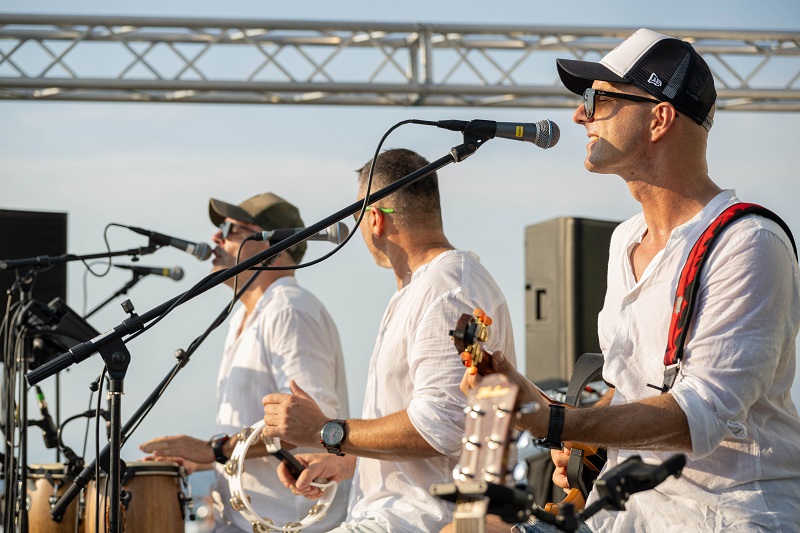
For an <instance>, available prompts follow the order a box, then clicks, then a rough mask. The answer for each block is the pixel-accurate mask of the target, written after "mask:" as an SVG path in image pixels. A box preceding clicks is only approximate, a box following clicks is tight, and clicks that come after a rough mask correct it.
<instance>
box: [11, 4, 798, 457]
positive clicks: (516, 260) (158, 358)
mask: <svg viewBox="0 0 800 533" xmlns="http://www.w3.org/2000/svg"><path fill="white" fill-rule="evenodd" d="M653 6H654V4H652V3H650V2H628V1H618V2H615V1H609V2H604V3H600V4H598V3H586V2H575V3H564V2H547V3H545V2H533V1H499V2H494V3H491V4H489V3H486V2H476V1H460V2H453V1H449V0H447V1H445V0H440V1H437V2H430V1H427V2H423V1H420V0H408V1H404V2H397V3H388V2H355V1H339V2H335V3H334V2H323V1H318V0H312V1H307V2H302V3H300V2H224V3H222V2H208V1H192V2H186V1H174V2H156V1H152V0H144V1H140V2H136V3H133V4H132V3H122V2H116V3H110V2H105V1H104V2H98V1H85V2H80V3H69V4H65V3H63V2H57V1H51V0H48V1H40V2H36V3H31V2H27V1H16V0H3V1H2V2H0V11H2V12H18V13H34V12H35V13H52V14H55V13H58V14H74V13H83V14H94V15H103V14H107V15H126V14H128V15H165V16H181V17H189V16H192V17H220V18H232V17H251V18H261V19H264V18H274V19H298V20H305V19H313V20H330V19H335V20H374V21H401V22H430V23H437V22H438V23H442V22H465V23H487V24H505V23H507V24H511V23H513V24H532V25H584V26H613V27H617V26H626V27H627V26H630V27H634V28H637V27H655V28H701V29H742V30H744V29H783V30H785V29H794V30H796V29H797V28H798V26H800V3H798V2H796V1H793V0H784V1H770V0H762V1H759V2H752V1H741V0H736V1H731V0H727V1H706V2H697V1H696V0H693V1H685V0H679V1H675V2H671V3H670V4H668V5H667V4H661V5H659V7H658V8H654V7H653ZM668 6H669V7H668ZM0 46H3V43H0ZM543 75H545V76H547V78H548V79H550V78H552V77H553V76H555V65H553V68H552V71H551V72H547V73H543ZM571 113H572V112H571V110H565V109H555V110H548V109H535V110H530V109H526V110H514V109H504V110H498V109H484V110H482V109H466V108H447V109H444V108H413V109H411V108H399V107H394V108H390V107H373V108H365V107H359V108H346V107H324V106H308V107H305V106H303V107H301V106H273V105H263V106H250V105H209V104H183V105H172V104H132V103H119V104H100V103H66V102H63V103H62V102H12V101H2V102H0V183H1V184H2V194H1V195H0V208H4V209H19V210H44V211H60V212H67V213H68V214H69V244H68V249H69V251H70V252H72V253H76V254H88V253H96V252H101V251H103V250H104V244H103V239H102V234H103V228H104V227H105V225H106V224H108V223H110V222H116V223H120V224H127V225H134V226H140V227H146V228H151V229H153V230H156V231H159V232H161V233H166V234H169V235H175V236H179V237H183V238H186V239H189V240H198V241H199V240H206V241H209V240H210V239H209V238H210V235H211V234H212V232H213V229H214V228H212V226H211V224H210V222H209V220H208V216H207V202H208V198H209V197H211V196H214V197H217V198H221V199H224V200H226V201H229V202H232V203H238V202H239V201H241V200H243V199H245V198H247V197H249V196H251V195H252V194H255V193H259V192H263V191H267V190H269V191H273V192H276V193H278V194H280V195H282V196H285V197H286V198H288V199H290V200H292V201H294V202H295V203H296V204H297V205H298V206H299V207H300V209H301V213H302V215H303V217H304V220H305V221H306V222H307V223H309V224H310V223H313V222H315V221H317V220H319V219H321V218H323V217H325V216H327V215H328V214H331V213H333V212H335V211H337V210H338V209H340V208H342V207H344V206H345V205H347V204H349V203H351V202H352V201H354V200H355V193H356V187H355V174H354V172H353V171H354V169H356V168H359V167H360V166H361V165H362V164H363V163H364V162H366V161H367V160H368V159H369V158H370V157H371V154H372V152H373V150H374V149H375V146H376V143H377V142H378V140H379V138H380V136H381V135H382V134H383V133H384V132H385V131H386V130H387V129H388V128H389V127H390V126H391V125H393V124H394V123H396V122H398V121H400V120H404V119H408V118H421V119H429V120H436V119H446V118H460V119H472V118H484V119H489V120H508V121H525V122H533V121H536V120H540V119H542V118H549V119H552V120H553V121H555V122H556V123H558V124H559V125H560V127H561V133H562V135H561V141H560V143H559V145H558V146H556V147H554V148H553V149H551V150H548V151H541V150H539V149H537V148H534V147H532V146H529V145H523V144H521V143H510V142H504V141H499V140H497V141H493V142H492V143H489V144H487V145H486V146H485V147H484V148H482V149H481V150H480V151H479V152H478V153H477V154H476V155H475V156H473V157H471V158H470V159H468V160H466V161H465V162H463V163H460V164H458V165H454V166H450V167H447V168H445V169H444V170H442V171H441V172H440V177H439V180H440V187H441V189H442V196H443V204H444V205H443V207H444V219H445V229H446V232H447V234H448V235H449V237H450V240H451V242H452V243H453V244H454V245H456V246H457V247H460V248H466V249H472V250H474V251H475V252H477V253H478V254H479V255H480V256H481V258H482V261H483V262H484V263H485V264H486V265H487V266H488V268H489V270H490V271H491V272H492V273H493V274H494V275H495V277H496V278H497V280H498V282H499V284H500V286H501V288H502V289H503V291H504V292H505V294H506V297H507V298H508V301H509V304H510V307H511V311H512V317H513V319H514V328H515V333H516V340H517V346H518V348H517V351H518V354H519V355H520V359H522V360H524V329H525V328H524V324H525V317H524V312H525V306H524V284H525V275H524V255H523V251H524V228H525V226H527V225H530V224H535V223H538V222H541V221H544V220H548V219H551V218H554V217H559V216H576V217H585V218H597V219H606V220H618V221H619V220H623V219H625V218H627V217H629V216H631V215H633V214H634V213H636V212H637V210H638V204H637V203H636V202H634V201H633V200H632V199H631V197H630V195H629V193H628V190H627V187H625V185H624V184H623V182H622V180H621V179H620V178H618V177H616V176H601V175H592V174H589V173H588V172H586V171H585V170H584V168H583V159H584V155H585V144H586V137H585V132H584V130H583V128H581V127H579V126H576V125H574V124H572V123H571V122H570V116H571ZM797 123H798V115H797V114H789V113H743V112H720V113H718V114H717V118H716V124H715V126H714V129H713V131H712V133H711V137H710V142H709V166H710V173H711V175H712V177H713V178H714V179H715V180H716V182H717V183H718V184H719V185H720V186H722V187H724V188H733V189H736V191H737V192H738V193H739V196H740V197H741V198H742V199H744V200H746V201H753V202H758V203H761V204H763V205H765V206H767V207H769V208H771V209H772V210H774V211H776V212H778V213H779V214H780V215H781V216H783V217H784V219H785V220H786V221H787V222H788V224H789V225H790V227H792V228H793V229H794V230H795V233H796V234H798V235H800V212H798V209H797V201H798V199H800V194H798V192H799V191H798V184H797V176H796V173H797V167H798V162H799V161H800V160H799V158H798V153H797V140H796V138H797V135H796V131H797ZM459 142H460V137H458V136H457V135H455V134H452V133H449V132H445V131H442V130H433V131H431V130H430V129H427V128H423V127H420V126H406V127H404V128H401V129H400V130H399V131H398V132H397V133H396V134H394V135H393V136H392V137H390V138H389V141H388V143H387V147H408V148H411V149H413V150H416V151H418V152H420V153H421V154H423V155H425V156H426V157H428V159H431V160H433V159H437V158H439V157H441V156H443V155H445V154H446V153H447V151H448V150H449V149H450V147H452V146H454V145H456V144H458V143H459ZM109 235H110V243H111V247H112V249H114V250H120V249H125V248H128V247H132V246H139V245H143V244H144V243H145V240H144V239H143V238H141V237H138V236H136V235H132V234H130V232H128V231H126V230H122V229H112V230H111V232H110V234H109ZM328 250H329V246H328V245H327V244H325V243H310V244H309V254H308V255H309V257H316V256H318V255H320V254H322V253H324V252H327V251H328ZM120 262H127V261H120ZM142 264H144V265H157V266H173V265H180V266H182V267H183V268H184V269H185V270H186V277H185V278H184V280H183V281H181V282H174V281H172V280H169V279H166V278H160V277H154V276H150V277H147V278H145V279H144V280H142V281H141V282H140V283H139V284H138V285H137V286H136V287H135V288H134V289H133V290H132V291H131V292H130V293H129V295H128V297H129V298H131V300H132V301H133V303H134V304H135V305H136V308H137V310H138V311H139V312H144V311H146V310H148V309H151V308H152V307H155V306H156V305H158V304H160V303H161V302H163V301H165V300H167V299H169V298H171V297H173V296H175V295H177V294H178V293H180V292H182V291H184V290H186V289H188V288H189V287H190V286H191V285H192V284H193V283H194V282H196V281H197V280H199V279H201V278H202V277H203V276H204V275H205V274H206V273H207V271H208V268H209V267H210V263H200V262H198V261H196V260H194V259H193V258H191V257H190V256H188V255H186V254H183V253H181V252H179V251H176V250H172V249H163V250H159V251H158V252H157V253H155V254H154V255H152V256H149V257H146V258H144V259H143V260H142ZM128 279H129V274H127V273H126V272H123V271H118V270H115V271H113V272H111V273H110V274H109V275H108V276H107V277H105V278H102V279H97V278H94V277H91V276H89V277H88V278H87V277H86V276H85V273H84V268H83V266H82V265H80V264H72V265H70V267H69V288H68V303H69V304H70V305H71V306H72V307H73V308H74V309H76V310H77V311H79V312H81V311H83V310H84V308H86V309H91V308H93V307H94V306H95V305H97V304H98V303H99V302H101V301H102V300H104V299H105V298H106V297H108V296H109V295H110V294H112V293H113V292H114V291H115V290H116V289H118V288H119V287H121V286H122V285H123V284H124V283H125V282H126V281H127V280H128ZM298 279H299V280H300V282H301V283H302V284H303V285H305V286H306V287H308V288H309V289H311V290H312V291H313V292H314V293H315V294H317V295H318V296H319V297H320V298H321V299H322V300H323V302H324V303H325V304H326V305H327V306H328V308H329V309H330V311H331V312H332V314H333V316H334V318H335V319H336V321H337V324H338V326H339V330H340V333H341V337H342V342H343V346H344V350H345V356H346V364H347V377H348V380H349V389H350V409H351V413H352V414H354V415H358V413H359V412H360V404H361V400H362V397H363V388H364V379H365V376H366V368H367V361H368V358H369V356H370V354H371V350H372V343H373V341H374V338H375V335H376V333H377V328H378V324H379V321H380V318H381V315H382V312H383V309H384V307H385V304H386V302H387V301H388V299H389V298H390V296H391V294H392V292H393V291H394V287H395V286H394V278H393V276H392V273H391V272H389V271H384V270H381V269H379V268H378V267H376V266H375V265H374V264H373V262H372V260H371V258H370V257H369V255H368V253H367V251H366V249H365V247H364V245H363V243H362V242H361V240H360V238H356V239H353V240H352V241H351V243H350V245H349V246H347V247H346V248H344V249H343V250H342V251H340V253H339V254H338V255H336V256H334V257H333V258H332V259H330V260H328V261H327V262H324V263H322V264H320V265H317V266H315V267H313V268H310V269H307V270H305V271H302V272H299V273H298ZM84 284H85V285H84ZM84 287H85V290H86V293H87V298H84ZM229 297H230V291H229V289H228V288H226V287H218V288H216V289H214V290H213V291H210V292H209V293H207V294H205V295H203V296H202V297H200V298H197V299H195V300H193V301H192V302H191V303H189V304H187V305H184V306H182V307H181V308H179V309H178V310H177V311H175V312H174V313H173V314H172V315H171V316H169V317H168V318H167V319H166V320H164V321H163V322H161V323H159V324H158V325H157V326H156V327H155V328H154V329H153V330H151V331H150V332H148V333H146V334H145V335H143V336H141V337H140V338H138V339H136V340H135V341H133V342H131V343H130V344H129V347H130V349H131V351H132V355H133V361H132V363H131V365H130V369H129V372H128V375H127V379H126V395H125V396H124V399H123V402H124V412H125V413H126V414H130V413H132V412H133V411H134V410H135V409H136V407H138V405H139V404H140V402H141V401H142V399H143V398H144V397H145V396H147V394H149V393H150V391H151V390H152V389H153V388H154V387H155V385H156V384H157V383H158V381H160V380H161V378H162V377H163V376H164V375H165V374H166V373H167V371H168V370H169V369H170V368H171V366H172V365H173V357H172V353H173V351H174V350H176V349H177V348H186V347H187V346H188V344H189V343H190V341H191V340H192V339H193V338H194V337H195V336H197V335H199V334H200V333H201V332H202V331H203V330H204V329H205V328H206V326H207V325H208V324H209V323H210V322H211V320H212V319H213V317H214V316H216V314H217V313H218V312H219V310H220V309H221V308H222V306H223V305H225V304H226V302H227V301H228V300H229ZM117 303H118V301H117V302H115V303H114V304H113V305H109V306H107V307H106V308H105V309H104V310H103V311H102V312H100V313H98V314H97V315H95V316H94V317H92V319H91V323H92V324H93V325H94V327H95V328H96V329H98V330H100V331H105V330H107V329H109V328H111V327H113V326H115V325H117V324H118V323H119V322H121V321H122V320H123V319H124V318H125V316H124V314H123V312H122V311H121V309H120V308H119V306H118V305H117ZM224 329H225V328H224V327H223V328H220V330H219V331H217V332H216V333H215V334H213V335H212V336H211V337H210V338H209V339H208V340H207V341H206V343H205V345H204V346H203V348H201V349H200V350H199V351H198V352H197V353H196V354H195V356H194V358H193V360H192V362H191V363H190V364H189V365H188V366H187V368H185V369H184V370H183V371H182V372H181V373H180V375H179V377H178V379H177V381H176V382H175V383H174V384H173V385H172V386H171V387H170V389H169V390H168V391H167V394H166V395H165V397H164V398H163V399H162V401H161V402H160V403H159V404H158V406H157V407H156V409H155V410H154V412H153V413H152V414H151V416H150V417H149V418H148V419H147V420H146V421H145V423H144V424H143V425H142V427H140V428H139V430H138V431H137V432H136V434H135V435H134V436H133V437H132V439H131V444H133V445H130V444H129V445H128V446H126V447H125V449H124V450H123V458H125V459H126V460H135V459H138V458H140V457H141V454H140V452H139V451H138V449H137V448H136V446H135V445H136V444H138V443H140V442H142V441H144V440H147V439H149V438H151V437H154V436H157V435H163V434H178V433H187V434H192V435H195V436H198V437H201V438H208V437H209V436H210V435H211V434H212V432H213V421H214V396H215V379H216V372H217V364H218V359H219V354H220V350H221V347H222V342H223V338H224V336H223V330H224ZM654 357H660V355H659V354H654ZM100 371H101V359H100V358H99V356H97V355H95V356H93V357H91V358H89V359H87V360H86V361H84V362H83V363H81V364H80V365H76V366H75V367H73V368H71V369H70V370H69V372H67V373H66V374H65V375H64V378H63V381H62V383H63V385H62V386H63V395H62V407H61V409H62V413H63V416H69V415H71V414H75V413H77V412H79V411H82V410H84V409H86V408H87V403H88V401H89V394H88V384H89V381H90V380H91V379H93V378H95V377H96V376H97V375H98V374H99V373H100ZM44 385H45V391H46V393H47V394H48V396H52V392H50V391H51V386H52V384H51V383H48V382H45V384H44ZM793 392H794V395H793V396H794V398H795V401H798V400H800V386H798V385H797V384H795V388H794V390H793ZM51 402H52V401H51ZM34 412H35V410H34ZM123 418H124V419H127V416H123ZM74 425H75V426H76V427H75V428H71V429H70V431H69V432H66V433H65V435H66V437H65V440H67V443H68V444H69V445H71V446H73V447H74V448H76V449H79V448H80V446H81V442H82V437H81V435H80V433H79V431H78V430H79V428H78V427H77V426H79V424H78V423H75V424H74ZM40 440H41V439H39V438H38V436H37V435H36V434H33V433H32V434H31V443H32V448H31V461H32V462H52V459H53V457H52V455H51V454H50V452H45V451H44V450H43V449H42V448H41V446H40V443H39V441H40ZM89 458H91V456H89Z"/></svg>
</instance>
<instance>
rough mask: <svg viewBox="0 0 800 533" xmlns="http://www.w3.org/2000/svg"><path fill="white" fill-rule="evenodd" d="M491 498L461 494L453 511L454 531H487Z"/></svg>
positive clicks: (465, 532) (458, 532) (463, 532)
mask: <svg viewBox="0 0 800 533" xmlns="http://www.w3.org/2000/svg"><path fill="white" fill-rule="evenodd" d="M488 508H489V498H487V497H486V496H475V497H469V496H464V495H461V496H459V499H458V502H457V503H456V510H455V511H454V512H453V531H454V532H455V533H486V511H487V509H488Z"/></svg>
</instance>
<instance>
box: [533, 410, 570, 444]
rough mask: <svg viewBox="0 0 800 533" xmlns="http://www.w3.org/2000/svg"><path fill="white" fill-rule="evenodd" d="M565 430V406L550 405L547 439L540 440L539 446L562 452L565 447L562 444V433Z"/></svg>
mask: <svg viewBox="0 0 800 533" xmlns="http://www.w3.org/2000/svg"><path fill="white" fill-rule="evenodd" d="M563 429H564V406H563V405H558V404H555V403H551V404H550V420H549V422H548V424H547V437H545V438H544V439H539V440H538V442H537V444H539V446H544V447H545V448H551V449H553V450H560V449H561V448H563V447H564V445H563V443H562V442H561V431H562V430H563Z"/></svg>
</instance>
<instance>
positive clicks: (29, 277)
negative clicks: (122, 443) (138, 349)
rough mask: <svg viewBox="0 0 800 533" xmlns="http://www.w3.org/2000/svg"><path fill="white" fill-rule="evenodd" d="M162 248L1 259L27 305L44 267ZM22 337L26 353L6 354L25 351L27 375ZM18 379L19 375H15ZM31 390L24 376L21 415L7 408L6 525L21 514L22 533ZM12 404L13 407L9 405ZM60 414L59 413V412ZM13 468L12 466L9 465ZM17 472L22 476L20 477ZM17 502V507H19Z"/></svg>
mask: <svg viewBox="0 0 800 533" xmlns="http://www.w3.org/2000/svg"><path fill="white" fill-rule="evenodd" d="M156 249H158V245H157V244H155V243H153V242H152V240H151V241H150V243H149V244H148V246H147V247H140V248H133V249H129V250H123V251H116V252H104V253H98V254H88V255H74V254H64V255H60V256H47V255H43V256H37V257H29V258H23V259H0V271H5V270H11V269H13V270H15V271H16V272H17V279H16V281H15V283H14V285H13V286H12V287H11V288H10V289H9V293H13V292H14V291H17V290H18V291H19V300H20V304H25V303H27V302H29V301H31V300H32V296H31V292H32V288H33V285H34V281H35V279H36V274H37V272H38V271H40V270H44V269H47V268H50V267H52V266H55V265H57V264H62V263H67V262H70V261H79V260H87V259H98V258H108V257H116V256H121V255H127V256H133V257H134V258H136V257H137V256H139V255H146V254H149V253H152V252H154V251H155V250H156ZM24 269H27V272H25V274H24V275H20V271H22V270H24ZM25 319H26V316H25V315H20V316H19V317H18V322H17V329H18V330H19V331H20V332H22V331H23V328H25V326H24V324H25ZM20 340H21V341H22V342H24V343H25V345H24V347H23V348H24V349H23V350H22V352H16V350H15V353H13V354H6V356H7V357H17V353H21V357H19V359H18V361H17V362H18V364H19V365H20V366H19V374H18V375H19V376H20V378H21V377H22V376H25V375H27V373H28V368H29V363H28V355H27V354H30V353H32V346H30V342H31V341H30V340H29V339H27V338H26V335H25V334H23V335H22V336H20ZM12 379H15V378H12ZM6 385H7V387H6V390H11V384H10V383H7V384H6ZM28 389H29V387H26V386H25V380H24V379H20V386H19V400H18V408H19V413H18V416H15V415H14V413H13V411H9V410H8V409H7V410H6V416H5V418H6V420H5V423H6V427H5V430H6V432H7V433H8V434H7V435H6V443H7V444H6V455H7V456H9V457H10V459H7V462H6V465H5V466H6V467H7V468H6V470H5V477H6V482H5V486H4V498H5V502H4V516H5V517H4V528H6V529H8V530H9V531H12V530H15V529H16V528H15V516H16V517H18V523H17V524H16V525H17V526H18V528H19V530H18V531H19V532H20V533H27V532H28V527H29V521H28V506H27V504H26V503H25V502H26V488H25V487H26V484H27V477H28V431H27V430H28V427H29V425H30V424H29V421H28ZM56 389H57V392H58V376H56ZM9 400H10V402H11V404H13V403H14V401H13V398H9ZM9 407H10V406H9ZM56 410H57V411H58V406H56ZM57 416H58V415H57ZM17 420H18V422H15V421H17ZM15 426H18V429H19V431H18V437H19V447H18V450H17V453H18V456H19V463H18V464H16V465H15V464H14V456H15V454H14V450H13V449H9V445H8V443H9V442H11V441H13V429H14V427H15ZM9 466H10V467H13V468H8V467H9ZM17 475H18V476H19V478H18V479H17ZM15 505H16V507H15Z"/></svg>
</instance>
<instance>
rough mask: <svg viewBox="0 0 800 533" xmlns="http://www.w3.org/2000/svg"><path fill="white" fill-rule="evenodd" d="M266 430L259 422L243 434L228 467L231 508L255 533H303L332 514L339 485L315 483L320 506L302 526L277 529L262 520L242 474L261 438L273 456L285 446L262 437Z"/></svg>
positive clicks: (262, 422) (323, 481)
mask: <svg viewBox="0 0 800 533" xmlns="http://www.w3.org/2000/svg"><path fill="white" fill-rule="evenodd" d="M263 428H264V421H263V420H259V421H258V422H256V423H255V424H253V425H252V426H250V427H249V428H245V429H243V430H242V431H240V432H239V436H238V439H237V442H236V446H235V447H234V449H233V453H232V454H231V458H230V459H229V460H228V462H227V463H225V476H226V477H227V478H228V488H229V490H230V493H231V499H230V504H231V507H232V508H233V509H234V510H236V511H239V513H240V514H241V515H242V516H243V517H245V519H246V520H247V521H248V522H250V524H252V526H253V531H254V532H258V533H268V532H271V531H282V532H286V533H291V532H293V531H300V530H302V529H304V528H306V527H308V526H310V525H311V524H314V523H316V522H319V521H320V520H322V518H323V517H324V516H325V513H327V512H328V509H329V508H330V506H331V502H333V498H334V496H336V488H337V486H338V484H337V483H336V482H335V481H325V480H321V479H317V480H314V481H313V482H312V483H311V485H312V486H314V487H318V488H320V489H322V496H321V497H320V499H319V500H317V503H315V504H314V505H313V506H312V507H311V509H310V510H309V511H308V514H307V515H306V517H305V518H303V519H302V520H300V521H299V522H289V523H287V524H286V525H284V526H276V525H275V524H274V522H273V521H272V520H271V519H269V518H266V517H262V516H260V515H259V514H258V513H256V511H255V510H254V509H253V507H252V506H251V505H250V497H249V496H247V494H245V491H244V488H243V487H242V473H243V472H244V458H245V456H246V455H247V450H249V449H250V446H251V445H252V444H253V443H254V442H255V441H256V440H259V438H260V439H261V441H262V442H263V443H264V445H265V446H266V447H267V452H269V453H270V454H276V453H278V452H279V451H280V449H281V444H280V441H279V440H278V439H276V438H268V437H263V436H262V435H261V430H262V429H263Z"/></svg>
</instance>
